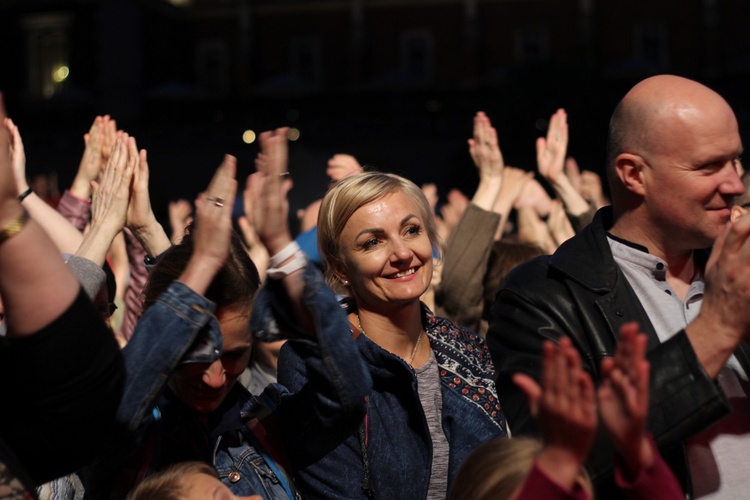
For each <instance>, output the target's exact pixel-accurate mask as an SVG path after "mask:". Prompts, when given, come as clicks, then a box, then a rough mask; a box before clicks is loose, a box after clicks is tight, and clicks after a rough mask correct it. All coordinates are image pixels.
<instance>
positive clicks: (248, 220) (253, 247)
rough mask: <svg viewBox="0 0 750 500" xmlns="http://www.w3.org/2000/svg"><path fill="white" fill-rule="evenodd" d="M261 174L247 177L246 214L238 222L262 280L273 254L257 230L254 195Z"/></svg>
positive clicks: (244, 200)
mask: <svg viewBox="0 0 750 500" xmlns="http://www.w3.org/2000/svg"><path fill="white" fill-rule="evenodd" d="M261 175H263V174H260V173H258V172H255V173H253V174H251V175H250V176H249V177H248V178H247V187H246V189H245V192H244V193H243V194H244V196H243V202H244V208H245V215H243V216H242V217H240V218H239V219H238V220H237V222H238V224H239V226H240V230H241V231H242V237H243V238H244V239H245V244H246V245H247V248H248V252H247V253H248V254H249V255H250V260H252V261H253V264H255V267H256V268H257V269H258V274H260V279H261V281H265V279H266V271H267V270H268V261H269V260H270V258H271V256H270V255H269V254H268V250H267V249H266V247H265V246H264V245H263V242H262V241H261V240H260V236H258V231H256V230H255V216H256V214H255V207H254V205H253V204H254V199H253V197H254V196H255V195H256V193H257V192H259V189H260V186H261V185H262V184H261V183H262V182H263V180H262V179H261V178H260V177H261Z"/></svg>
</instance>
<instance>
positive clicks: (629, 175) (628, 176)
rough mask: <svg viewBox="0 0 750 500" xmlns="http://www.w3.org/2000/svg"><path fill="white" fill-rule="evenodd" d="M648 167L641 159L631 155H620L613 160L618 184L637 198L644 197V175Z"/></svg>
mask: <svg viewBox="0 0 750 500" xmlns="http://www.w3.org/2000/svg"><path fill="white" fill-rule="evenodd" d="M646 168H648V165H647V164H646V162H645V160H644V159H643V157H641V156H640V155H636V154H632V153H622V154H621V155H619V156H618V157H617V159H616V160H615V174H616V175H617V178H618V179H619V180H620V184H622V185H623V187H624V188H625V189H627V190H628V191H630V192H631V193H634V194H637V195H639V196H645V195H646V182H647V180H646V179H645V176H644V173H645V170H646Z"/></svg>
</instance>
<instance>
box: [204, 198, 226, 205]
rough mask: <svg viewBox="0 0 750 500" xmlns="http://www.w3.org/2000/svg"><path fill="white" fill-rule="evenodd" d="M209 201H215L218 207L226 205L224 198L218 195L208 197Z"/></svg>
mask: <svg viewBox="0 0 750 500" xmlns="http://www.w3.org/2000/svg"><path fill="white" fill-rule="evenodd" d="M207 200H208V201H213V202H214V205H216V206H217V207H223V206H224V198H221V197H219V196H217V197H216V198H207Z"/></svg>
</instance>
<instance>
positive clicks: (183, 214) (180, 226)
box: [168, 200, 193, 243]
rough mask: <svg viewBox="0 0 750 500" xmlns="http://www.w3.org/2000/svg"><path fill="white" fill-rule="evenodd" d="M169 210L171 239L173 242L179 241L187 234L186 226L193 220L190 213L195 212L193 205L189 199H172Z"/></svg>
mask: <svg viewBox="0 0 750 500" xmlns="http://www.w3.org/2000/svg"><path fill="white" fill-rule="evenodd" d="M168 210H169V225H170V226H171V227H172V237H171V238H170V240H171V241H172V242H173V243H179V242H180V240H181V239H182V237H183V236H184V235H185V228H186V227H187V226H188V225H189V224H190V222H191V221H192V218H191V217H190V214H191V213H193V205H191V204H190V202H189V201H187V200H177V201H170V202H169V207H168Z"/></svg>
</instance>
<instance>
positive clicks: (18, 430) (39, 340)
mask: <svg viewBox="0 0 750 500" xmlns="http://www.w3.org/2000/svg"><path fill="white" fill-rule="evenodd" d="M124 373H125V372H124V365H123V360H122V355H121V353H120V350H119V348H118V346H117V343H116V342H115V339H114V336H113V334H112V332H111V331H110V330H109V329H108V328H107V327H106V326H105V324H104V322H103V321H102V319H101V317H100V316H99V313H98V312H97V310H96V308H95V307H94V306H93V305H92V303H91V302H90V301H89V299H88V298H87V297H86V295H85V293H84V292H83V291H82V290H81V291H80V292H79V294H78V297H77V298H76V299H75V301H74V302H73V303H72V304H71V306H70V307H69V308H68V310H67V311H65V312H64V313H63V314H62V315H61V316H60V317H59V318H57V319H56V320H54V321H53V322H52V323H51V324H49V325H48V326H46V327H45V328H43V329H42V330H40V331H39V332H37V333H36V334H34V335H31V336H29V337H25V338H22V339H8V338H2V339H0V380H1V382H0V392H1V393H2V394H3V400H4V404H3V408H4V409H3V411H2V412H0V438H1V439H2V440H4V441H5V442H6V443H7V445H8V447H9V448H10V449H11V450H12V451H13V453H14V454H15V455H16V456H17V457H18V458H19V460H20V462H21V463H22V464H23V466H24V467H25V468H26V469H27V470H28V471H29V473H30V475H31V477H32V479H33V480H34V482H36V483H37V484H39V483H43V482H46V481H48V480H50V479H54V478H56V477H60V476H63V475H65V474H68V473H70V472H72V471H74V470H76V469H78V468H80V467H82V466H83V465H84V464H86V463H87V462H88V461H89V460H91V459H92V458H93V457H94V456H95V454H96V453H97V452H98V451H99V450H100V447H101V444H102V443H103V442H105V440H106V439H107V438H108V437H109V436H110V435H111V433H112V431H113V429H114V428H113V426H114V421H115V413H116V411H117V407H118V404H119V402H120V397H121V395H122V389H123V383H124Z"/></svg>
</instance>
